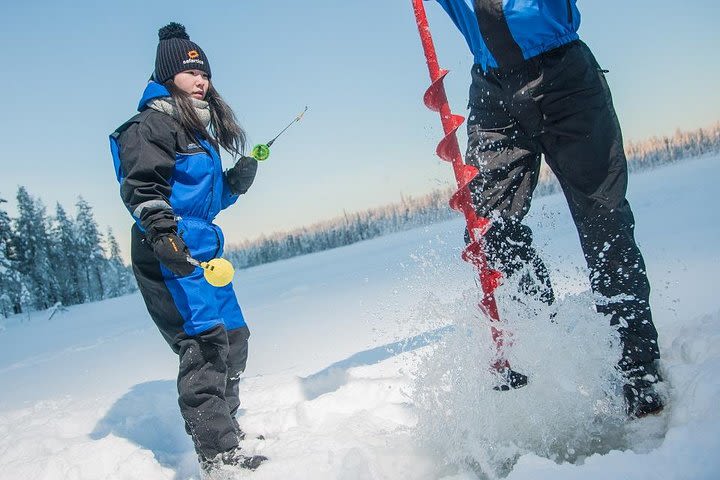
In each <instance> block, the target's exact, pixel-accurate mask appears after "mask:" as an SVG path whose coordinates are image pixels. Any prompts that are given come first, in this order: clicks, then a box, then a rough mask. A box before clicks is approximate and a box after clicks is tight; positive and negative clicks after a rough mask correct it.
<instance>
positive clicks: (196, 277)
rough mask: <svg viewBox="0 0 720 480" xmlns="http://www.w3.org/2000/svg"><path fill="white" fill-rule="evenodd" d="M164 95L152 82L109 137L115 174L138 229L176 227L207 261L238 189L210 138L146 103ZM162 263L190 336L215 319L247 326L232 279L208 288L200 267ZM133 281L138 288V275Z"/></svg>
mask: <svg viewBox="0 0 720 480" xmlns="http://www.w3.org/2000/svg"><path fill="white" fill-rule="evenodd" d="M169 95H170V94H169V92H168V91H167V89H166V88H165V87H164V86H162V85H160V84H158V83H155V82H150V83H149V84H148V86H147V87H146V88H145V92H144V93H143V96H142V99H141V100H140V104H139V105H138V110H139V111H140V113H139V114H137V115H135V116H134V117H133V118H131V119H130V120H128V121H127V122H125V123H124V124H123V125H122V126H120V127H119V128H118V129H117V130H116V131H115V132H113V134H112V135H110V151H111V153H112V157H113V163H114V166H115V175H116V177H117V180H118V182H119V183H120V196H121V198H122V200H123V203H124V204H125V206H126V208H127V209H128V210H129V211H130V214H131V215H132V217H133V219H134V220H135V222H136V224H137V226H138V228H139V230H140V232H142V233H143V234H145V235H146V236H149V237H150V238H152V237H153V236H154V235H161V234H163V233H170V232H173V233H174V232H177V233H178V234H179V235H180V236H181V237H182V239H183V241H184V242H185V244H186V245H187V247H188V249H189V250H190V255H191V256H192V257H193V258H195V259H196V260H198V261H201V262H202V261H207V260H210V259H212V258H215V257H220V256H222V253H223V244H224V237H223V234H222V231H221V230H220V227H218V226H217V225H215V224H214V223H213V220H214V219H215V216H216V215H217V214H218V213H219V212H220V211H221V210H223V209H225V208H227V207H228V206H230V205H232V204H233V203H235V201H236V200H237V199H238V195H237V193H235V192H233V189H232V187H231V185H230V183H229V182H228V179H227V172H224V171H223V169H222V163H221V160H220V155H219V154H218V152H217V150H216V149H215V148H214V147H213V146H212V144H211V143H210V142H208V141H207V140H205V139H203V138H199V137H197V136H192V135H189V134H188V133H187V132H186V131H185V130H184V129H183V127H182V126H181V125H180V123H179V122H177V121H176V120H175V119H174V118H173V117H171V116H170V115H168V114H166V113H163V112H159V111H156V110H153V109H151V108H148V102H149V101H150V100H152V99H154V98H159V97H167V96H169ZM230 171H232V170H230ZM148 248H149V247H148ZM133 263H135V254H134V253H133ZM159 269H160V272H161V274H162V279H161V281H162V282H164V285H165V287H167V290H168V291H169V292H170V294H171V296H172V299H173V303H174V305H175V308H176V309H177V311H178V312H179V313H180V315H181V316H182V319H183V328H184V330H185V332H186V333H187V334H188V335H196V334H198V333H201V332H203V331H206V330H208V329H210V328H213V327H214V326H216V325H220V324H223V325H225V327H226V329H228V330H231V329H234V328H238V327H242V326H245V321H244V318H243V315H242V312H241V311H240V307H239V305H238V303H237V300H236V298H235V293H234V291H233V288H232V284H229V285H227V286H225V287H222V288H216V287H212V286H210V285H209V284H208V283H207V282H206V281H205V280H204V278H203V271H202V269H201V268H199V267H198V268H196V269H195V271H194V272H193V273H192V274H191V275H189V276H185V277H177V276H176V275H175V274H173V273H172V272H171V271H169V270H168V269H166V268H165V267H164V266H163V265H162V264H160V266H159ZM136 275H137V272H136ZM138 283H139V284H140V287H141V290H143V285H142V284H141V282H140V279H138ZM143 294H145V292H143ZM174 311H175V310H173V309H171V311H169V312H170V313H168V315H171V314H173V313H172V312H174Z"/></svg>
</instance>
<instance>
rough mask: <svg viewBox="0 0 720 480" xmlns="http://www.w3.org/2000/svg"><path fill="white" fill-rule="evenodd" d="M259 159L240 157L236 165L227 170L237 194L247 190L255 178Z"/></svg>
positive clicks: (228, 177)
mask: <svg viewBox="0 0 720 480" xmlns="http://www.w3.org/2000/svg"><path fill="white" fill-rule="evenodd" d="M257 168H258V161H257V160H255V159H254V158H252V157H240V158H239V159H238V161H237V162H235V166H234V167H232V168H230V169H228V170H227V171H226V172H225V177H226V178H227V181H228V183H229V184H230V189H231V190H232V192H233V193H234V194H235V195H242V194H243V193H245V192H247V191H248V189H249V188H250V185H252V184H253V181H254V180H255V174H256V173H257Z"/></svg>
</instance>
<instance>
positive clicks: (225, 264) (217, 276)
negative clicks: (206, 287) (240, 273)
mask: <svg viewBox="0 0 720 480" xmlns="http://www.w3.org/2000/svg"><path fill="white" fill-rule="evenodd" d="M188 262H190V263H191V264H192V265H195V266H196V267H200V268H202V269H203V275H204V276H205V280H207V282H208V283H209V284H210V285H212V286H213V287H224V286H225V285H227V284H229V283H230V282H232V279H233V276H234V275H235V269H234V268H233V266H232V263H230V262H229V261H227V260H225V259H224V258H213V259H212V260H210V261H207V262H198V261H197V260H195V259H194V258H192V257H188Z"/></svg>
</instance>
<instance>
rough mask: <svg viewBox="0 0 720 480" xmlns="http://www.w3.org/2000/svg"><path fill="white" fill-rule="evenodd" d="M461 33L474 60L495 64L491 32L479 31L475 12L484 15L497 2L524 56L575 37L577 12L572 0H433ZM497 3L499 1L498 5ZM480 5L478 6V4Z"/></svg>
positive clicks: (498, 15)
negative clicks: (489, 43)
mask: <svg viewBox="0 0 720 480" xmlns="http://www.w3.org/2000/svg"><path fill="white" fill-rule="evenodd" d="M436 1H437V2H438V3H439V4H440V5H441V6H442V7H443V9H444V10H445V11H446V12H447V13H448V15H449V16H450V18H451V19H452V21H453V22H454V23H455V25H456V26H457V27H458V29H459V30H460V32H461V33H462V34H463V36H464V37H465V40H466V41H467V44H468V47H469V48H470V51H471V52H472V54H473V57H474V61H475V63H476V64H479V65H481V66H482V68H483V69H487V68H488V67H492V68H497V67H499V66H500V62H499V61H498V58H496V56H495V55H493V53H492V50H493V48H492V47H493V46H494V45H488V42H495V41H496V40H498V39H497V35H496V33H495V32H488V31H484V32H483V31H482V30H481V27H480V22H479V20H478V14H480V15H488V13H487V12H488V11H492V10H493V7H494V6H497V7H498V8H497V17H498V18H493V19H488V21H490V22H492V21H495V22H503V23H504V25H506V27H507V30H508V31H509V34H510V36H511V37H510V38H511V40H512V41H514V43H515V44H516V45H517V47H519V49H520V51H521V52H522V56H523V57H524V58H525V59H526V60H527V59H529V58H532V57H534V56H536V55H539V54H541V53H543V52H546V51H548V50H552V49H553V48H556V47H559V46H562V45H564V44H566V43H568V42H571V41H573V40H577V39H578V38H579V37H578V34H577V30H578V28H579V27H580V12H579V10H578V8H577V5H576V0H436ZM500 4H501V5H500ZM481 7H482V8H483V9H482V10H479V8H481Z"/></svg>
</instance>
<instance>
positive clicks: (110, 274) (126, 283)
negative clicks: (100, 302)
mask: <svg viewBox="0 0 720 480" xmlns="http://www.w3.org/2000/svg"><path fill="white" fill-rule="evenodd" d="M105 238H106V241H107V251H108V252H109V253H110V257H109V258H108V262H107V265H106V267H105V269H106V275H105V278H106V282H105V285H106V292H105V296H106V297H107V298H111V297H118V296H120V295H125V294H126V293H131V292H134V291H135V290H136V289H137V284H136V283H135V279H134V278H133V276H132V273H131V272H130V269H129V268H128V267H127V266H126V265H125V264H124V263H123V261H122V257H121V255H120V245H118V242H117V240H116V239H115V235H113V232H112V228H108V231H107V235H106V236H105Z"/></svg>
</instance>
